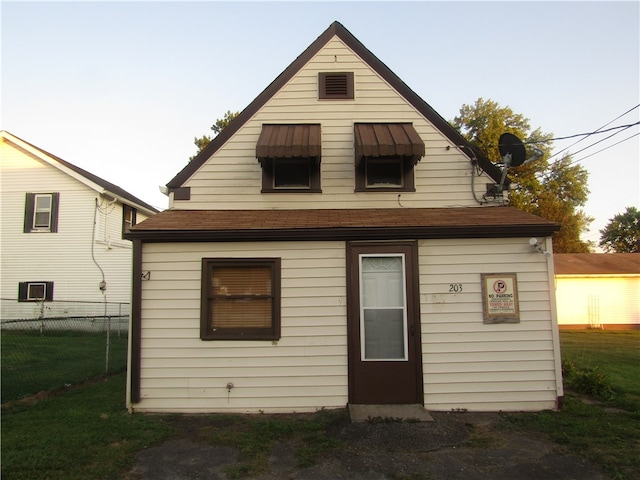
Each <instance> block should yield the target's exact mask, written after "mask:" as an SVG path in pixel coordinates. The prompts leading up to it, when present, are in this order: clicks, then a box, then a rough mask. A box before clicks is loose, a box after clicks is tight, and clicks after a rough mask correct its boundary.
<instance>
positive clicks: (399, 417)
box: [349, 404, 433, 423]
mask: <svg viewBox="0 0 640 480" xmlns="http://www.w3.org/2000/svg"><path fill="white" fill-rule="evenodd" d="M349 417H350V418H351V422H353V423H358V422H376V421H399V422H400V421H401V422H433V417H431V415H429V412H427V411H426V410H425V409H424V407H423V406H422V405H419V404H408V405H407V404H391V405H368V404H349Z"/></svg>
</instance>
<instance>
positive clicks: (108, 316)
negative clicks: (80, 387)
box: [0, 299, 129, 403]
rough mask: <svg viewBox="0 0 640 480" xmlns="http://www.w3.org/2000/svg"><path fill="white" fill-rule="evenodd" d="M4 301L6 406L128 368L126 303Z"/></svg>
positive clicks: (0, 333) (0, 323) (1, 332)
mask: <svg viewBox="0 0 640 480" xmlns="http://www.w3.org/2000/svg"><path fill="white" fill-rule="evenodd" d="M0 302H1V304H0V305H1V309H0V338H1V345H0V347H1V350H0V354H1V369H2V372H1V373H2V402H3V403H4V402H6V401H9V400H17V399H20V398H23V397H27V396H30V395H34V394H36V393H39V392H41V391H49V390H53V389H57V388H61V387H65V386H71V385H74V384H77V383H80V382H82V381H83V380H86V379H89V378H93V377H97V376H100V375H104V374H110V373H117V372H121V371H124V370H125V369H126V366H127V341H128V340H127V339H128V327H129V304H128V303H113V302H110V303H109V302H68V301H47V302H18V301H16V300H9V299H0Z"/></svg>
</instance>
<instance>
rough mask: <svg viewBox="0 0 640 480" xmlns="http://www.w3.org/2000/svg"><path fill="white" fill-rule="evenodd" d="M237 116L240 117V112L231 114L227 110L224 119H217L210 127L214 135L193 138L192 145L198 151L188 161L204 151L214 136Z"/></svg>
mask: <svg viewBox="0 0 640 480" xmlns="http://www.w3.org/2000/svg"><path fill="white" fill-rule="evenodd" d="M238 115H240V112H232V111H231V110H227V113H225V114H224V117H222V118H219V119H217V120H216V123H214V124H213V125H211V130H213V133H214V134H215V135H213V136H211V137H210V136H209V135H203V136H201V137H195V138H194V139H193V143H194V144H195V146H196V147H198V151H197V152H196V154H195V155H193V156H192V157H191V158H189V161H191V160H193V159H194V158H196V156H197V155H198V154H199V153H200V152H201V151H202V150H204V149H205V147H206V146H207V145H209V144H210V143H211V140H213V139H214V137H215V136H216V135H218V134H219V133H220V132H221V131H222V130H224V129H225V128H226V127H227V125H229V124H230V123H231V121H232V120H233V119H234V118H236V117H237V116H238Z"/></svg>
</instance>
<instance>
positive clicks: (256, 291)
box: [200, 258, 280, 340]
mask: <svg viewBox="0 0 640 480" xmlns="http://www.w3.org/2000/svg"><path fill="white" fill-rule="evenodd" d="M200 338H201V339H202V340H278V339H279V338H280V259H279V258H203V259H202V304H201V321H200Z"/></svg>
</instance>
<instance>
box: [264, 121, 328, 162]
mask: <svg viewBox="0 0 640 480" xmlns="http://www.w3.org/2000/svg"><path fill="white" fill-rule="evenodd" d="M321 153H322V146H321V138H320V125H319V124H295V125H262V132H261V133H260V138H258V145H257V146H256V157H257V158H258V160H260V161H262V160H264V159H267V158H316V159H318V160H319V159H320V156H321Z"/></svg>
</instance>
